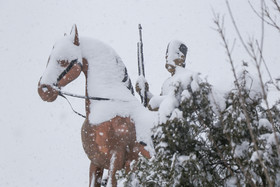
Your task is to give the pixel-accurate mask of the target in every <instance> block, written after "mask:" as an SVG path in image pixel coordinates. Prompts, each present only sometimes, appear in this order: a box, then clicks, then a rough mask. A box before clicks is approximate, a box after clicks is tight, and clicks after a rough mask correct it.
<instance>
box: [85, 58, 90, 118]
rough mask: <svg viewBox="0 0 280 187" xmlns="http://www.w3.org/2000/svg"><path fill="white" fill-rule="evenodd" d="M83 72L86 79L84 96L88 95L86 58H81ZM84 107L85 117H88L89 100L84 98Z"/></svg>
mask: <svg viewBox="0 0 280 187" xmlns="http://www.w3.org/2000/svg"><path fill="white" fill-rule="evenodd" d="M83 73H84V75H85V80H86V86H85V94H86V96H89V95H88V60H87V59H86V58H83ZM85 107H86V117H87V118H88V116H89V113H90V100H89V99H86V100H85Z"/></svg>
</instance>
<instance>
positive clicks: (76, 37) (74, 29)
mask: <svg viewBox="0 0 280 187" xmlns="http://www.w3.org/2000/svg"><path fill="white" fill-rule="evenodd" d="M70 36H71V38H72V42H73V44H75V45H77V46H79V45H80V41H79V35H78V29H77V25H76V24H74V25H73V26H72V29H71V32H70Z"/></svg>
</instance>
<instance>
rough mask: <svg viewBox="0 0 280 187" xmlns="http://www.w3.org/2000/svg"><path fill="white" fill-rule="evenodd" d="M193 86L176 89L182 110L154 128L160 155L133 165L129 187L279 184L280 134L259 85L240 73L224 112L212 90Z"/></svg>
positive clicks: (277, 118)
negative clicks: (277, 142)
mask: <svg viewBox="0 0 280 187" xmlns="http://www.w3.org/2000/svg"><path fill="white" fill-rule="evenodd" d="M193 81H194V80H192V81H191V82H189V83H188V86H187V87H185V89H182V85H181V84H177V86H178V89H177V90H178V91H179V92H180V93H176V94H175V95H176V96H177V97H178V95H180V96H181V97H180V98H178V101H179V102H180V104H179V106H178V107H176V108H175V109H174V110H173V111H172V113H171V115H170V116H168V120H167V121H166V122H165V123H161V124H159V125H157V126H156V127H155V128H154V135H153V140H154V146H155V151H156V154H155V155H154V156H153V158H152V159H150V160H147V159H145V158H141V159H140V160H139V161H138V163H135V167H136V169H135V170H133V171H132V172H130V173H129V174H127V175H126V181H125V184H126V185H127V186H131V185H132V186H163V187H164V186H244V185H253V186H267V185H269V184H273V185H275V184H278V183H279V182H280V181H279V180H280V178H279V176H280V167H279V157H278V153H277V146H276V141H275V137H276V136H277V138H278V139H279V128H276V130H277V132H274V130H273V127H272V123H271V122H270V121H269V118H268V110H266V109H265V108H263V106H262V101H263V99H262V98H263V97H262V94H261V92H260V91H258V90H254V89H253V87H252V84H253V82H254V81H256V80H255V79H253V77H252V76H251V75H249V73H248V72H247V71H246V70H244V71H243V72H242V73H240V75H239V79H238V81H239V84H240V89H241V90H238V89H237V88H233V89H232V90H230V91H229V92H228V93H227V94H226V95H225V103H226V107H220V106H218V100H217V99H218V98H217V96H216V95H215V94H213V91H212V88H211V85H209V84H208V83H207V82H203V81H198V88H196V89H195V90H192V86H191V85H192V84H193ZM239 91H241V93H242V97H243V99H241V98H240V95H239V94H240V92H239ZM244 101H245V103H244ZM244 106H245V108H244ZM279 108H280V105H279V102H278V103H275V104H274V105H273V107H272V108H271V109H269V110H270V112H271V113H272V114H273V124H277V125H278V126H279V123H280V115H279V114H280V112H279ZM244 110H246V112H245V111H244ZM174 113H176V115H174ZM178 114H181V115H178ZM174 116H176V117H174ZM250 131H251V132H252V133H253V137H252V135H251V132H250ZM255 144H257V145H255ZM268 179H269V181H268Z"/></svg>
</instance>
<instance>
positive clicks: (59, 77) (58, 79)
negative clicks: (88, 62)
mask: <svg viewBox="0 0 280 187" xmlns="http://www.w3.org/2000/svg"><path fill="white" fill-rule="evenodd" d="M75 64H77V65H79V66H80V67H81V69H83V65H82V63H81V62H78V59H75V60H72V61H71V62H70V64H69V65H68V66H67V68H66V69H65V70H64V71H63V72H62V73H61V74H60V75H59V76H58V78H57V83H58V82H59V81H60V80H61V79H62V78H63V77H64V76H65V75H66V74H67V73H68V72H69V71H70V70H71V69H72V67H73V66H74V65H75ZM57 83H56V85H57Z"/></svg>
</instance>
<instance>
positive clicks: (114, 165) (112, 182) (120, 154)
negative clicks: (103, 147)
mask: <svg viewBox="0 0 280 187" xmlns="http://www.w3.org/2000/svg"><path fill="white" fill-rule="evenodd" d="M124 154H125V149H124V150H123V151H119V150H118V151H115V152H114V153H113V154H112V157H111V160H110V168H109V178H108V183H107V187H116V186H117V180H116V177H115V174H116V171H117V170H118V169H121V168H123V165H124V156H125V155H124Z"/></svg>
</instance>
